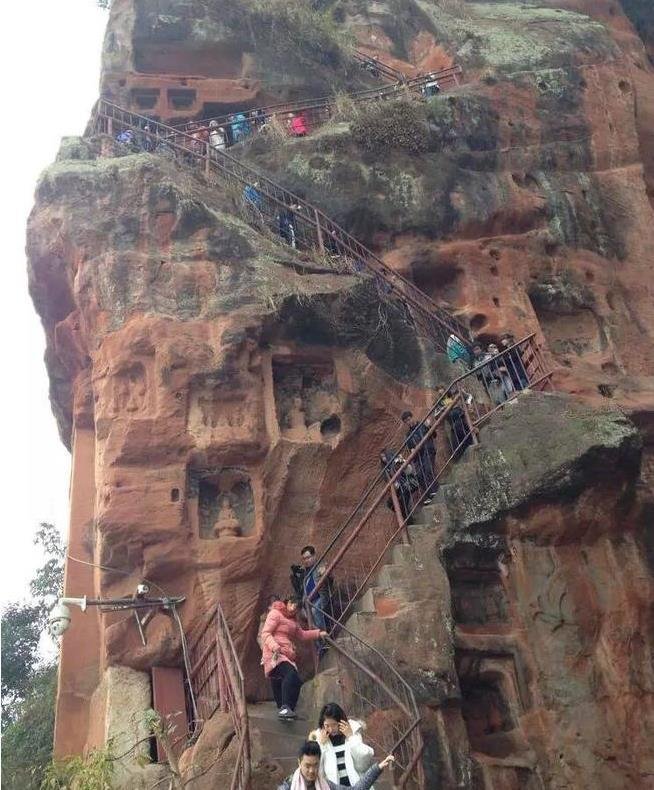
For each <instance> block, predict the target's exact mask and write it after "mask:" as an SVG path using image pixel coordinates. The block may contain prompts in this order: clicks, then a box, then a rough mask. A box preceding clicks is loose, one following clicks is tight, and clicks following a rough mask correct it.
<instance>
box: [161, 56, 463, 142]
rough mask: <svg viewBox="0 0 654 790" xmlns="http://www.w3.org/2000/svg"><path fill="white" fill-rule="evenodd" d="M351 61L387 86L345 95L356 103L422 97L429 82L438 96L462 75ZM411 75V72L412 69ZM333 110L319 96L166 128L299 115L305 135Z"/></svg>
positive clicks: (328, 99) (332, 102) (193, 129)
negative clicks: (436, 88)
mask: <svg viewBox="0 0 654 790" xmlns="http://www.w3.org/2000/svg"><path fill="white" fill-rule="evenodd" d="M355 57H356V59H357V60H358V61H359V62H360V63H361V64H362V65H364V66H365V65H368V66H369V67H370V69H371V73H374V71H376V72H378V75H379V76H381V77H384V78H385V79H386V80H387V82H388V83H389V84H386V85H383V86H381V87H375V88H364V89H362V90H358V91H353V92H351V93H346V94H345V96H347V98H348V99H350V100H351V101H353V102H356V103H365V102H369V101H380V100H386V99H392V98H396V97H398V96H402V95H404V96H405V95H406V94H407V92H408V93H411V94H414V95H417V96H422V95H423V89H424V87H425V86H426V85H427V84H428V83H430V82H433V80H436V81H437V82H438V84H439V86H440V90H441V92H444V91H447V90H450V89H451V88H455V87H457V86H458V85H460V83H461V74H462V72H463V70H462V68H461V66H450V67H448V68H444V69H437V70H434V71H430V72H429V73H428V74H417V75H416V74H415V73H414V74H413V75H411V76H410V75H408V74H404V73H403V72H402V71H400V70H399V69H396V68H394V67H393V66H389V65H388V64H386V63H384V62H383V61H382V60H380V59H379V58H375V57H373V56H372V55H367V54H365V53H363V52H358V53H356V54H355ZM413 71H414V72H415V69H414V70H413ZM335 106H336V98H335V97H334V96H319V97H313V98H311V99H299V100H296V101H288V102H277V103H276V104H266V105H260V106H258V107H244V108H242V109H239V110H237V111H236V112H234V111H232V112H229V113H223V114H221V115H212V116H208V117H206V118H200V119H196V120H192V121H181V122H174V121H171V123H170V125H171V126H174V127H175V128H176V129H180V130H181V131H184V132H189V133H197V132H198V131H204V130H207V131H208V127H209V124H210V123H212V122H215V125H217V126H219V127H220V126H223V127H224V126H226V125H228V124H231V123H232V121H233V120H234V116H235V115H236V114H238V113H243V114H245V115H246V117H247V116H248V115H249V118H250V119H252V120H253V121H254V123H255V125H259V122H260V121H259V119H260V118H262V117H263V118H266V119H269V118H271V117H272V116H283V115H286V114H288V113H302V114H303V115H304V116H305V119H306V120H307V122H308V124H309V131H311V130H312V129H315V128H316V127H317V126H318V125H319V124H321V123H324V122H325V121H327V120H329V119H330V118H331V116H332V111H333V110H334V108H335Z"/></svg>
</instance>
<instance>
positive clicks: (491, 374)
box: [481, 343, 514, 406]
mask: <svg viewBox="0 0 654 790" xmlns="http://www.w3.org/2000/svg"><path fill="white" fill-rule="evenodd" d="M499 353H500V350H499V348H498V347H497V346H496V345H495V343H489V344H488V350H487V351H486V353H485V354H484V356H483V357H482V358H481V361H482V362H486V363H487V369H488V373H487V374H486V377H487V379H488V383H487V386H488V393H489V395H490V397H491V400H492V401H493V404H494V405H495V406H500V405H501V404H502V403H504V402H505V401H507V400H508V399H509V398H510V397H511V395H513V392H514V388H513V382H512V381H511V376H510V375H509V371H508V368H507V367H506V363H505V361H504V357H499V358H497V359H496V357H498V354H499Z"/></svg>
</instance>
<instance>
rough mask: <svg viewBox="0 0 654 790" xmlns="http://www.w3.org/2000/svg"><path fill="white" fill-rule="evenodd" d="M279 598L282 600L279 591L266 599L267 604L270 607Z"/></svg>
mask: <svg viewBox="0 0 654 790" xmlns="http://www.w3.org/2000/svg"><path fill="white" fill-rule="evenodd" d="M279 600H281V599H280V597H279V595H277V593H272V595H269V596H268V598H267V599H266V604H267V606H268V607H269V608H270V607H271V606H272V605H273V604H274V603H275V601H279Z"/></svg>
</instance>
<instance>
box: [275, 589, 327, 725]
mask: <svg viewBox="0 0 654 790" xmlns="http://www.w3.org/2000/svg"><path fill="white" fill-rule="evenodd" d="M299 603H300V601H299V599H298V598H297V597H296V596H289V597H288V598H285V599H284V600H283V601H275V602H274V603H273V604H272V606H271V607H270V611H269V612H268V616H267V617H266V622H265V623H264V625H263V628H262V629H261V642H262V645H263V646H262V656H261V663H262V664H263V671H264V674H265V675H266V677H267V678H268V679H269V680H270V684H271V686H272V691H273V696H274V698H275V703H276V704H277V707H278V708H279V713H278V716H279V718H280V719H294V718H295V706H296V705H297V700H298V697H299V696H300V689H301V688H302V681H301V680H300V675H299V674H298V671H297V665H296V663H295V661H296V652H295V641H296V640H298V639H300V640H302V641H303V642H309V641H315V640H317V639H322V638H324V637H325V636H327V634H326V632H325V631H318V629H315V628H314V629H310V630H308V631H305V630H304V629H302V628H301V627H300V626H299V625H298V623H297V621H296V619H295V617H296V614H297V610H298V606H299Z"/></svg>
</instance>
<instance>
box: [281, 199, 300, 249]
mask: <svg viewBox="0 0 654 790" xmlns="http://www.w3.org/2000/svg"><path fill="white" fill-rule="evenodd" d="M298 208H299V206H297V205H296V204H293V205H291V206H286V207H285V208H283V209H282V210H281V211H280V212H279V214H278V216H277V228H278V230H279V235H280V236H281V237H282V239H284V241H285V242H286V243H287V244H289V245H290V246H291V247H293V249H295V247H296V241H297V240H296V236H295V210H297V209H298Z"/></svg>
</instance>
